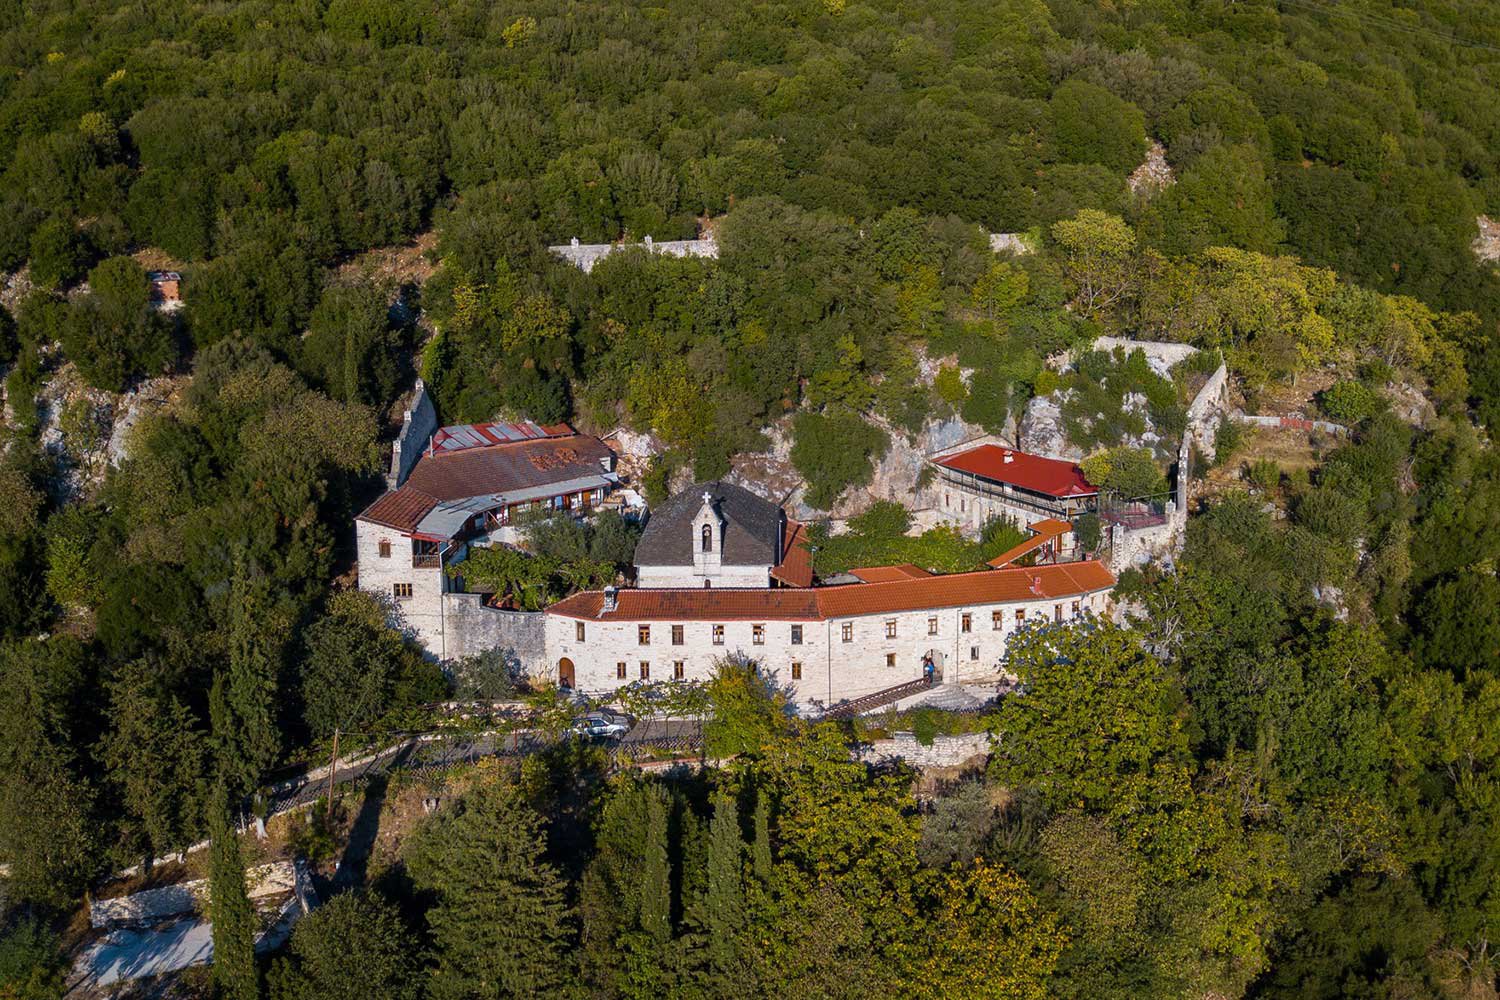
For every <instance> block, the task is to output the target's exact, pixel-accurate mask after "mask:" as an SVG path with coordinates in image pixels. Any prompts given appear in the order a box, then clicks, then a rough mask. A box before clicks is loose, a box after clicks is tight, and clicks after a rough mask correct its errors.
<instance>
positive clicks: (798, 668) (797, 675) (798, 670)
mask: <svg viewBox="0 0 1500 1000" xmlns="http://www.w3.org/2000/svg"><path fill="white" fill-rule="evenodd" d="M801 679H802V664H800V663H798V662H796V661H795V660H794V661H793V662H792V680H794V681H800V680H801Z"/></svg>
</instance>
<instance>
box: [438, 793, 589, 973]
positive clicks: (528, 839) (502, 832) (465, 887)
mask: <svg viewBox="0 0 1500 1000" xmlns="http://www.w3.org/2000/svg"><path fill="white" fill-rule="evenodd" d="M545 848H546V839H545V835H544V833H543V831H542V819H541V816H540V815H538V814H537V812H536V811H535V810H534V809H532V808H531V807H530V806H529V805H527V804H526V802H525V800H524V799H523V798H522V797H521V795H520V793H519V792H517V791H516V790H515V789H514V788H512V787H510V786H509V785H503V784H500V783H498V782H495V783H490V784H486V785H483V786H480V787H479V788H476V789H474V790H473V791H471V792H469V793H468V794H467V795H465V796H464V798H463V799H462V800H461V801H460V802H459V803H458V805H457V806H456V807H455V808H454V809H453V810H452V811H451V812H447V813H443V814H440V815H439V816H438V817H436V818H435V819H434V820H432V821H431V822H430V823H429V824H428V825H427V826H426V827H424V829H423V830H422V832H421V833H420V834H419V835H418V840H417V843H416V844H415V845H414V847H413V851H412V855H411V857H410V859H409V866H410V869H411V873H412V877H413V879H414V881H415V882H416V884H417V886H418V887H419V888H421V889H424V890H429V891H431V892H433V893H434V894H435V895H436V902H435V903H434V905H433V906H432V908H431V909H430V910H428V912H427V923H428V929H429V930H430V932H431V934H432V940H433V943H434V945H435V946H436V951H437V954H438V964H437V968H436V969H434V970H433V974H432V979H431V981H430V983H429V989H428V995H429V996H430V997H432V998H434V1000H459V998H469V997H494V998H503V997H547V996H564V995H568V993H569V991H570V988H571V984H572V980H573V976H572V974H571V967H570V953H571V948H570V945H571V938H572V915H571V914H570V913H569V911H568V907H567V905H566V903H565V901H564V899H563V893H564V882H563V878H562V876H561V875H560V874H558V872H557V869H555V868H554V867H553V866H552V865H550V864H548V863H547V862H546V861H545V860H543V853H544V851H545Z"/></svg>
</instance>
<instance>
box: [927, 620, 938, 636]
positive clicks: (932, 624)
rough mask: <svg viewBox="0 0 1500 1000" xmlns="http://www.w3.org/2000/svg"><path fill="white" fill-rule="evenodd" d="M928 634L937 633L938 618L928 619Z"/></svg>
mask: <svg viewBox="0 0 1500 1000" xmlns="http://www.w3.org/2000/svg"><path fill="white" fill-rule="evenodd" d="M927 634H928V635H937V619H936V618H929V619H927Z"/></svg>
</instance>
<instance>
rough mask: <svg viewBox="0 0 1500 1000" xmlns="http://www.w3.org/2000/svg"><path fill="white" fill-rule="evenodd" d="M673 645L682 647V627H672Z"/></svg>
mask: <svg viewBox="0 0 1500 1000" xmlns="http://www.w3.org/2000/svg"><path fill="white" fill-rule="evenodd" d="M672 645H674V646H681V645H682V626H681V625H673V626H672Z"/></svg>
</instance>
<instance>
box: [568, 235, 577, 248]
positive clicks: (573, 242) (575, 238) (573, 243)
mask: <svg viewBox="0 0 1500 1000" xmlns="http://www.w3.org/2000/svg"><path fill="white" fill-rule="evenodd" d="M568 245H569V246H575V247H576V246H577V245H578V237H576V236H575V237H573V239H572V241H571V242H570V243H569V244H568Z"/></svg>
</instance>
